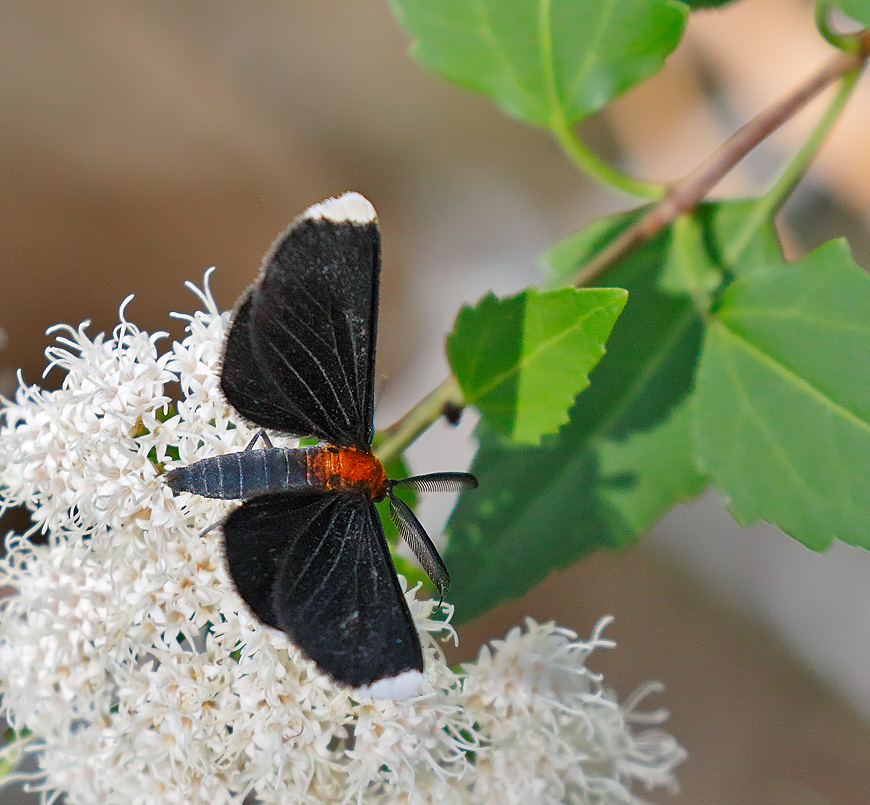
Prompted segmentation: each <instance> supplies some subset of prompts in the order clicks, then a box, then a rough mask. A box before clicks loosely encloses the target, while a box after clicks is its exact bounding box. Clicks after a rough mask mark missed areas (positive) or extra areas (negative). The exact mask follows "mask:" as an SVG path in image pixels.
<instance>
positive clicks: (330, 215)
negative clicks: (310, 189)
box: [300, 192, 378, 224]
mask: <svg viewBox="0 0 870 805" xmlns="http://www.w3.org/2000/svg"><path fill="white" fill-rule="evenodd" d="M300 217H301V218H303V219H306V218H310V219H317V218H324V219H326V220H327V221H333V222H334V223H337V224H341V223H344V222H345V221H350V223H352V224H370V223H371V222H372V221H376V220H377V218H378V214H377V213H376V212H375V208H374V207H373V206H372V203H371V202H370V201H369V200H368V199H367V198H366V197H365V196H363V195H361V194H360V193H354V192H349V193H343V194H342V195H340V196H336V197H334V198H328V199H326V201H321V202H320V204H315V205H313V206H311V207H309V208H308V209H307V210H305V212H303V213H302V215H301V216H300Z"/></svg>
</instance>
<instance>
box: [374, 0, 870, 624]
mask: <svg viewBox="0 0 870 805" xmlns="http://www.w3.org/2000/svg"><path fill="white" fill-rule="evenodd" d="M727 2H728V0H686V2H681V0H470V1H469V0H391V3H392V6H393V8H394V9H395V12H396V14H397V16H398V18H399V20H400V21H401V23H402V24H403V25H404V26H405V28H406V29H407V30H408V31H409V33H410V34H411V37H412V38H413V40H414V44H413V53H414V54H415V56H416V57H417V58H418V59H419V60H420V62H422V63H423V64H424V65H426V66H427V67H429V68H431V69H432V70H434V71H435V72H437V73H439V74H441V75H442V76H444V77H446V78H448V79H449V80H451V81H454V82H456V83H457V84H461V85H462V86H465V87H469V88H471V89H474V90H477V91H480V92H483V93H486V94H487V95H489V96H490V97H491V98H492V99H493V100H494V101H495V102H496V103H498V104H500V105H501V106H502V108H503V109H504V110H505V111H507V112H508V113H509V114H511V115H513V116H515V117H517V118H520V119H522V120H524V121H526V122H528V123H530V124H533V125H537V126H543V127H546V128H548V129H550V130H551V132H552V133H553V134H554V135H555V136H556V139H557V140H558V142H559V144H560V145H561V146H562V148H563V149H564V151H565V154H566V156H567V157H568V159H569V161H570V162H571V163H572V164H574V165H576V166H578V167H580V168H581V169H582V170H585V171H587V172H588V173H589V174H590V175H591V176H593V178H595V179H597V180H598V181H599V182H601V183H602V184H609V185H611V186H612V187H614V188H618V189H620V190H622V191H627V192H632V193H635V194H636V195H640V196H646V197H652V198H664V202H663V204H662V206H655V207H654V206H646V207H638V208H636V209H633V210H629V211H627V212H624V213H621V214H618V215H614V216H610V217H608V218H604V219H602V220H599V221H596V222H594V223H592V224H590V225H588V226H586V227H585V228H583V229H581V230H580V231H578V232H576V233H575V234H573V235H571V236H569V237H567V238H565V239H564V240H563V241H562V242H560V243H558V244H556V245H555V246H554V247H553V248H552V249H551V250H550V251H549V252H548V253H547V255H546V257H545V261H544V262H545V264H546V267H547V269H548V276H547V279H546V281H545V283H544V285H545V287H547V288H550V289H555V288H562V290H549V291H547V292H545V293H541V292H538V291H534V290H527V291H526V292H524V293H522V294H519V295H517V296H516V297H512V298H510V299H504V300H498V299H496V298H495V297H493V296H488V297H486V298H484V299H483V300H482V301H481V302H480V303H478V304H477V305H476V306H475V307H473V308H466V309H464V310H463V311H462V312H461V313H460V315H459V317H458V318H457V322H456V327H455V330H454V332H453V333H452V334H451V336H450V337H449V339H448V355H449V358H450V361H451V366H452V369H453V372H454V375H455V377H456V380H457V381H458V383H459V385H460V387H461V390H462V393H463V395H464V397H465V399H466V400H467V401H468V402H470V403H472V404H474V405H475V406H477V407H478V409H479V410H480V412H481V415H482V421H481V424H480V426H479V428H478V436H479V438H480V450H479V452H478V455H477V457H476V459H475V461H474V464H473V467H472V472H474V473H475V474H476V475H477V476H478V478H479V480H480V488H479V489H478V490H476V491H474V492H472V493H469V494H467V495H462V496H461V498H460V501H459V503H458V505H457V508H456V511H455V512H454V515H453V517H452V519H451V521H450V523H449V524H448V531H449V533H450V540H449V542H448V546H447V550H446V555H445V561H446V562H447V564H448V566H449V568H450V572H451V576H452V579H453V585H452V588H451V600H452V601H453V602H454V603H455V604H456V605H457V618H458V619H459V620H462V619H467V618H470V617H473V616H474V615H476V614H478V613H481V612H484V611H486V610H487V609H488V608H490V607H491V606H493V605H494V604H495V603H497V602H498V601H500V600H503V599H507V598H512V597H515V596H518V595H521V594H522V593H524V592H525V591H526V590H528V589H529V588H530V587H531V586H532V585H534V584H535V583H536V582H538V581H540V580H541V579H543V578H544V577H545V576H546V575H547V574H548V573H550V572H551V571H552V570H554V569H555V568H558V567H561V566H564V565H566V564H568V563H570V562H573V561H575V560H576V559H578V558H579V557H582V556H583V555H585V554H587V553H589V552H590V551H593V550H596V549H597V548H600V547H611V548H621V547H624V546H629V545H631V544H633V543H634V542H635V541H636V540H637V539H638V537H639V536H640V535H641V534H642V533H643V531H644V530H645V529H647V528H648V527H649V526H650V525H652V524H653V523H654V522H655V521H656V519H657V518H659V517H661V516H662V515H663V514H664V513H665V512H666V511H667V510H668V509H669V508H670V507H671V506H673V504H674V503H675V502H677V501H680V500H685V499H687V498H691V497H692V496H694V495H697V494H698V493H699V492H700V491H701V490H702V489H703V488H704V487H705V486H706V485H707V483H708V482H709V481H711V480H712V481H714V482H715V484H716V486H718V487H719V488H720V489H721V491H722V492H723V494H724V495H725V496H726V497H727V498H728V500H729V501H730V504H731V507H732V510H733V512H734V514H735V516H736V517H737V518H738V519H739V520H740V521H741V522H751V521H753V520H756V519H759V518H761V519H765V520H768V521H770V522H773V523H776V524H778V525H779V526H781V527H782V528H783V529H784V530H786V531H787V532H788V533H790V534H793V535H794V536H795V537H797V538H798V539H800V540H801V541H803V542H804V543H805V544H807V545H809V546H810V547H813V548H822V547H825V546H827V545H829V544H830V543H831V542H832V541H833V540H834V539H840V540H844V541H847V542H850V543H853V544H856V545H862V546H864V547H870V528H868V527H867V525H866V524H867V523H868V522H870V485H868V484H867V483H866V481H867V478H868V477H870V402H868V400H870V398H868V395H867V389H868V388H870V362H868V361H867V355H868V354H870V325H868V324H867V321H868V319H870V317H868V315H867V311H868V310H870V279H868V277H867V276H866V275H865V274H864V273H863V272H862V271H861V270H860V269H859V268H858V267H857V266H855V264H854V263H853V262H852V260H851V258H850V256H849V254H848V252H847V250H846V248H845V246H844V245H842V244H837V243H834V244H828V245H827V246H825V247H823V248H821V249H819V250H817V251H816V252H814V253H813V254H812V255H810V256H809V257H807V258H806V259H804V260H801V261H799V262H796V263H790V264H787V263H785V262H784V258H783V255H782V251H781V247H780V243H779V240H778V237H777V235H776V231H775V229H774V226H773V222H772V216H773V214H774V213H775V211H776V210H777V209H779V207H780V206H781V204H782V202H783V201H784V200H785V199H786V198H787V196H788V195H789V193H791V191H792V189H793V188H794V186H795V184H796V183H797V181H798V180H799V179H800V177H801V176H802V175H803V173H804V172H805V171H806V169H807V167H808V165H809V164H810V162H811V159H812V156H813V154H814V153H815V151H816V150H817V149H818V147H820V144H821V142H822V141H823V140H824V135H825V134H826V133H827V131H828V130H829V129H830V126H831V125H832V124H833V122H834V120H836V118H837V116H838V114H839V113H840V111H841V110H842V107H843V104H844V103H845V101H846V99H847V98H848V94H849V92H850V91H851V87H852V86H853V85H854V80H855V75H854V73H849V72H848V71H847V70H846V68H845V67H844V74H843V77H842V81H841V82H840V86H839V87H838V90H837V92H836V93H835V95H834V99H833V100H832V101H831V104H830V105H829V107H828V109H827V110H826V111H825V112H824V113H823V114H822V115H821V117H820V118H819V122H818V123H817V124H816V127H815V129H814V130H813V132H812V133H811V134H810V136H809V137H808V138H807V141H806V142H805V143H804V144H803V145H802V146H801V147H800V148H799V149H798V150H797V152H796V154H795V155H794V157H793V158H792V160H791V161H790V162H789V163H788V164H787V165H786V166H785V167H784V169H783V172H782V173H781V175H780V177H779V178H778V179H777V180H776V181H775V182H774V183H773V184H772V185H771V187H770V188H769V189H768V190H767V191H766V193H765V194H764V195H762V196H760V197H759V198H749V199H735V200H728V201H723V202H719V203H715V204H710V203H707V204H704V203H701V204H698V203H697V202H698V200H699V199H701V198H702V197H703V194H704V193H705V192H709V187H706V188H705V187H704V186H703V185H704V182H705V181H707V177H711V181H712V178H718V177H719V176H721V173H717V171H716V170H715V169H713V168H715V167H716V166H713V165H705V166H703V168H704V169H703V170H701V171H697V172H695V173H693V174H692V180H691V182H687V183H683V184H682V185H681V186H679V187H678V188H676V189H678V190H679V191H680V192H671V193H667V192H665V191H666V190H667V188H666V186H662V185H654V184H649V183H647V182H644V181H642V180H639V179H636V178H635V177H631V176H627V175H626V174H623V173H620V172H619V171H618V170H617V169H615V168H612V167H610V166H608V165H605V164H604V163H603V162H602V161H601V160H600V159H599V158H598V157H596V156H594V155H592V154H591V153H590V152H589V151H588V149H587V148H586V146H585V145H584V144H583V143H582V142H581V141H580V140H579V138H578V136H577V132H576V131H574V129H573V128H572V127H573V124H575V123H576V122H578V121H579V120H581V119H582V118H584V117H586V116H587V115H589V114H590V113H591V112H593V111H595V110H597V109H600V108H601V107H602V106H604V105H606V104H607V103H609V102H610V101H611V100H613V99H614V98H615V97H616V96H617V95H618V94H619V93H621V92H623V91H624V90H626V89H627V88H629V87H631V86H633V85H635V84H636V83H638V82H639V81H641V80H643V79H644V78H646V77H648V76H649V75H651V74H652V73H654V72H655V71H657V70H658V69H660V68H661V66H662V65H663V63H664V59H665V57H666V56H667V55H668V53H670V52H671V50H672V49H673V48H674V47H675V46H676V44H677V43H678V41H679V38H680V36H681V34H682V30H683V26H684V24H685V19H686V16H687V13H688V11H689V8H690V7H691V8H693V9H699V8H711V7H719V6H724V5H726V3H727ZM819 3H820V5H819V6H818V9H817V11H818V13H817V17H816V19H817V22H819V24H820V25H821V26H822V28H824V25H823V23H824V19H825V14H824V13H823V12H824V10H825V8H826V7H829V6H830V7H839V8H841V9H842V10H843V11H845V12H846V13H847V14H850V15H851V16H853V17H854V18H855V19H857V20H859V21H861V22H863V23H864V24H868V25H870V0H819ZM823 33H825V32H824V31H823ZM825 35H826V36H828V38H832V39H833V40H834V43H835V44H836V45H837V46H840V47H844V48H846V49H851V50H854V49H855V40H854V38H849V37H834V35H833V33H832V32H827V33H826V34H825ZM804 89H805V88H804ZM766 131H767V129H765V127H764V126H763V125H757V126H755V127H752V126H750V127H747V128H746V129H745V130H744V131H743V133H742V135H741V136H744V137H746V136H749V134H747V132H750V133H751V134H752V136H757V137H758V141H760V140H761V139H762V138H763V137H764V136H765V132H766ZM767 133H769V132H767ZM729 148H730V149H731V150H730V151H729ZM729 148H723V149H721V150H720V152H718V153H717V155H714V156H715V157H717V158H718V159H719V160H720V161H722V163H723V164H727V160H728V158H729V157H728V154H729V153H730V154H732V155H734V154H737V153H738V151H739V149H737V150H736V151H735V150H734V148H733V142H732V144H731V146H729ZM734 158H735V159H736V157H734ZM698 187H700V189H698V190H696V189H695V188H698ZM693 192H697V195H696V196H694V197H692V195H691V194H692V193H693ZM687 193H688V197H687ZM686 209H688V210H689V212H687V213H686V214H683V215H679V214H678V212H679V211H680V210H686ZM663 210H664V211H665V212H663ZM651 211H654V212H655V215H653V216H652V217H651V218H646V220H643V219H644V217H645V216H647V215H648V214H649V213H650V212H651ZM657 216H658V217H657ZM662 216H664V217H662ZM663 220H664V221H665V225H664V226H662V221H663ZM629 227H635V230H634V232H635V233H638V232H639V233H640V234H639V235H637V236H636V237H633V238H632V239H631V241H630V242H631V243H632V244H634V245H633V247H632V249H629V250H628V251H619V258H618V261H617V262H616V263H615V264H613V263H610V264H608V265H607V266H605V268H606V270H607V273H606V274H604V275H601V277H602V279H601V282H600V283H598V284H600V285H608V286H610V285H615V286H618V287H620V288H622V289H624V290H626V291H628V301H627V303H626V304H625V309H624V311H623V312H622V313H621V314H620V313H619V310H620V308H621V306H622V304H623V301H624V300H623V299H622V298H621V297H616V296H613V295H612V293H613V291H612V290H611V291H605V290H604V289H596V290H594V291H591V292H590V291H588V290H587V291H585V292H583V291H576V290H573V289H567V290H566V289H565V288H564V287H563V286H568V285H572V284H573V283H574V282H575V281H576V280H577V277H578V275H579V274H580V272H581V270H582V269H584V267H587V272H586V273H584V274H583V276H586V274H587V273H589V271H588V265H589V263H590V261H592V260H594V259H595V258H596V256H597V255H599V254H601V253H602V252H603V250H604V249H606V248H607V247H608V246H610V245H612V244H614V243H618V242H619V241H618V240H617V239H618V238H619V236H620V234H621V233H622V232H624V231H625V230H626V229H627V228H629ZM653 232H655V233H656V234H651V233H653ZM595 265H596V266H597V263H596V264H595ZM597 267H598V268H600V267H599V266H597ZM607 293H609V294H611V296H609V297H608V296H600V294H607ZM590 294H591V295H590ZM594 294H599V296H596V295H594ZM581 300H585V301H584V302H581ZM583 304H586V305H587V307H582V305H583ZM617 316H619V318H618V320H617V321H616V323H615V324H614V323H613V322H614V319H615V318H616V317H617ZM596 317H597V318H596ZM593 325H594V326H593ZM611 326H612V328H613V329H612V333H611V335H610V337H609V339H608V340H607V344H606V350H607V354H606V355H604V357H603V358H601V353H602V348H603V347H604V341H605V339H607V334H608V332H609V330H610V328H611ZM599 358H601V360H600V362H598V363H597V365H596V361H598V360H599ZM593 366H594V369H592V371H591V374H589V378H588V380H589V387H588V388H587V389H586V390H585V391H583V389H584V387H585V386H586V384H587V379H586V374H587V372H589V370H590V368H591V367H593ZM580 391H582V394H581V393H579V392H580ZM572 403H573V404H572ZM566 413H567V414H568V421H567V423H565V422H564V420H565V415H566ZM563 423H564V424H563ZM560 425H561V427H560Z"/></svg>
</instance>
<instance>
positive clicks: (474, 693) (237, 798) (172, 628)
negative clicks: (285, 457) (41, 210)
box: [0, 275, 683, 805]
mask: <svg viewBox="0 0 870 805" xmlns="http://www.w3.org/2000/svg"><path fill="white" fill-rule="evenodd" d="M207 280H208V275H206V282H205V283H204V287H203V289H201V290H200V289H196V288H194V289H193V290H194V291H195V293H196V294H197V295H198V296H199V298H200V300H201V301H202V303H203V306H204V310H201V311H198V312H196V313H194V314H192V315H186V314H185V315H183V316H181V317H182V318H184V319H185V320H186V321H187V335H186V337H185V338H184V339H183V340H182V341H181V342H180V343H174V344H172V345H171V346H169V347H168V349H167V351H161V350H160V349H159V346H158V345H159V342H161V340H162V339H163V337H164V334H162V333H156V334H153V335H151V334H149V333H146V332H143V331H142V330H140V329H139V328H138V327H136V325H134V324H133V323H131V322H130V321H128V320H127V318H126V308H127V306H128V303H129V302H130V299H129V298H128V299H127V300H125V302H124V303H123V304H122V306H121V309H120V323H119V325H118V326H117V327H116V328H115V329H114V331H113V332H112V334H111V336H109V337H107V336H105V335H103V334H100V335H97V336H95V337H93V338H92V337H91V336H89V335H88V333H87V329H88V323H87V322H85V323H83V324H82V325H81V326H79V327H77V328H71V327H66V326H62V327H57V328H54V330H55V333H56V344H55V345H54V346H52V347H50V348H49V349H48V350H47V357H48V367H47V369H46V372H48V371H61V372H63V373H64V378H63V384H62V387H61V388H60V389H59V390H57V391H45V390H43V389H41V388H39V387H38V386H34V385H27V384H25V383H24V382H23V380H22V379H21V378H19V388H18V391H17V393H16V395H15V399H14V400H5V401H4V403H5V409H4V410H3V412H2V419H0V423H2V425H0V511H2V510H5V509H6V508H8V507H11V506H18V505H24V506H26V507H27V508H28V509H29V510H30V511H31V513H32V518H33V522H34V524H35V525H34V527H33V529H32V530H31V532H29V533H27V534H8V535H7V536H6V551H7V553H6V556H5V557H4V558H3V559H2V560H0V587H9V588H11V589H12V591H13V592H12V594H11V595H8V596H7V597H6V598H4V599H3V601H2V602H0V697H2V701H0V705H2V715H3V716H4V717H5V718H6V719H7V721H8V722H9V724H10V725H11V726H12V728H13V729H14V730H15V732H16V733H17V735H18V736H19V739H18V740H17V741H16V742H15V743H14V744H12V745H10V746H9V747H7V748H6V749H4V750H3V752H2V753H0V766H2V765H3V764H4V763H6V764H8V763H9V762H10V760H12V759H14V756H15V754H16V753H18V752H19V751H20V750H21V749H22V748H23V750H24V751H25V752H30V753H33V754H35V755H36V758H37V764H38V765H37V769H36V771H34V772H28V773H14V772H13V773H10V774H7V775H6V777H5V778H2V779H0V785H3V784H4V783H9V782H12V781H15V780H19V779H22V778H23V779H25V780H26V783H27V785H29V786H30V787H32V788H34V789H36V790H39V791H41V792H42V800H43V802H45V803H52V802H55V801H57V799H58V798H59V797H60V796H61V795H63V796H65V797H66V801H67V802H69V803H70V805H92V804H93V803H105V804H106V805H114V804H115V803H117V804H118V805H138V804H139V803H141V804H142V805H165V804H167V803H209V805H223V803H242V802H243V801H247V802H250V801H252V799H251V798H253V799H254V800H255V801H257V802H263V803H281V805H285V804H287V803H291V804H292V803H310V802H323V803H333V802H335V803H476V802H480V803H491V802H500V803H501V802H504V803H535V805H546V803H562V802H576V803H602V804H603V803H639V802H641V800H640V799H638V797H637V795H635V794H634V793H632V786H633V785H636V784H640V785H642V786H646V787H654V786H667V787H673V785H674V778H673V774H672V772H673V769H674V767H675V766H676V765H677V764H678V763H679V762H680V761H681V760H682V759H683V752H682V750H681V749H680V748H679V746H678V745H677V744H676V743H675V741H674V740H673V739H672V738H670V737H669V736H668V735H666V734H664V733H662V732H659V731H655V730H647V731H639V730H638V729H637V726H638V725H642V724H643V722H647V723H649V722H650V721H652V722H656V721H659V720H661V718H660V716H661V714H659V713H654V714H652V715H651V716H650V715H648V716H646V717H644V716H642V715H640V714H638V713H637V712H636V703H635V702H629V703H628V704H623V705H620V704H619V702H618V701H617V699H616V697H615V696H614V695H613V694H612V693H610V692H608V691H607V690H606V689H605V688H604V687H603V684H602V680H601V679H600V678H599V677H598V676H597V675H595V674H593V673H592V672H591V671H589V670H588V668H587V667H586V659H587V657H588V655H589V654H590V652H592V651H593V650H595V649H598V648H603V647H612V646H613V643H612V642H611V641H608V640H605V639H604V638H603V637H602V636H601V629H602V628H603V625H604V623H605V621H602V623H601V624H599V626H598V627H596V629H595V631H594V632H593V634H592V636H591V637H590V639H589V640H588V641H582V640H579V639H578V638H577V635H576V634H575V633H574V632H571V631H570V630H567V629H563V628H560V627H558V626H556V625H554V624H552V623H546V624H539V623H536V622H534V621H532V620H527V621H526V623H525V625H524V627H523V628H522V629H520V628H519V627H517V628H515V629H512V630H511V631H510V632H509V633H508V635H507V637H506V638H505V639H504V640H499V641H495V642H494V643H492V644H491V645H490V646H488V647H485V648H483V649H482V650H481V652H480V654H479V656H478V658H477V660H476V661H475V662H471V663H467V664H465V665H464V666H463V667H462V668H461V669H452V668H451V667H450V666H449V665H448V664H447V662H446V661H445V659H444V655H443V653H442V651H441V647H440V643H439V640H444V639H450V638H455V632H454V631H453V629H452V627H451V626H450V615H451V613H452V610H451V608H450V607H449V606H447V605H445V606H444V607H442V608H441V609H440V610H439V607H438V606H437V605H436V604H435V603H434V602H433V601H431V600H429V599H422V598H418V593H419V588H414V589H409V590H408V589H406V592H405V596H406V599H407V601H408V605H409V607H410V609H411V613H412V616H413V618H414V622H415V624H416V626H417V629H418V631H419V632H420V635H421V641H422V644H423V650H424V656H425V662H426V670H425V677H424V681H423V685H422V689H421V692H420V694H419V695H418V696H416V697H415V698H412V699H408V700H403V701H395V702H394V701H370V700H363V701H359V700H357V699H355V698H354V697H353V693H352V691H348V690H346V689H343V688H341V687H338V686H336V685H334V684H333V683H332V682H331V681H330V680H329V679H327V678H326V677H324V676H322V675H321V674H320V673H319V672H318V671H317V670H316V668H315V667H314V665H313V664H312V663H311V662H309V661H308V660H306V659H305V658H304V657H303V656H302V655H301V654H300V652H299V651H298V650H297V649H296V648H295V647H294V646H293V645H292V643H290V642H289V641H288V639H287V638H286V636H285V635H284V634H283V633H281V632H278V631H276V630H273V629H271V628H269V627H266V626H263V625H262V624H261V623H259V622H258V621H256V620H254V619H253V618H252V617H251V616H250V615H248V614H247V612H246V611H245V609H244V607H243V606H242V605H241V602H240V599H239V598H238V597H237V595H236V594H235V592H234V590H233V587H232V585H231V583H230V580H229V578H228V577H227V573H226V570H225V568H224V564H223V561H222V557H221V553H220V544H219V543H220V537H219V532H218V531H216V530H215V531H210V532H209V533H208V534H206V535H205V536H201V534H202V531H203V529H204V528H205V527H207V526H209V525H211V524H214V523H215V522H218V521H219V520H220V519H221V517H222V516H223V514H224V513H225V512H226V511H227V510H228V508H229V507H230V506H232V505H233V504H231V503H227V502H224V501H216V500H209V499H205V498H198V497H195V496H192V495H185V496H183V497H180V498H175V497H173V495H172V494H171V492H170V490H169V489H168V488H167V487H166V486H165V485H164V484H163V483H162V481H161V478H160V475H161V473H162V471H163V469H164V467H165V465H167V464H172V465H173V466H176V465H181V464H187V463H190V462H192V461H195V460H197V459H199V458H203V457H205V456H208V455H213V454H215V453H218V452H230V451H235V450H240V449H242V448H243V447H244V446H245V445H246V444H247V443H248V442H249V441H250V439H251V437H252V435H253V432H252V431H251V430H250V429H249V428H248V427H247V426H246V425H245V424H244V423H242V422H240V421H239V420H238V419H237V418H236V417H235V416H234V415H233V412H232V410H231V409H230V408H229V406H228V405H227V404H226V402H225V401H224V400H223V398H222V396H221V395H220V393H219V382H218V366H219V362H220V349H221V343H222V339H223V335H224V332H225V330H226V327H227V324H228V316H227V315H226V314H221V313H220V312H219V311H218V310H217V308H216V306H215V304H214V301H213V299H212V297H211V294H210V291H209V288H208V281H207ZM191 287H192V286H191ZM176 388H177V389H180V392H181V398H180V399H179V400H178V401H176V402H173V401H172V398H173V394H175V395H176V396H177V393H178V392H177V391H176V390H175V389H176ZM275 441H276V443H278V444H286V445H288V446H290V445H292V444H293V442H292V441H291V440H288V439H286V438H284V439H282V438H281V437H280V436H276V437H275ZM37 531H41V532H43V533H45V534H46V535H47V542H46V543H45V544H36V543H34V542H33V541H32V540H31V536H32V535H33V533H35V532H37ZM402 581H403V583H404V580H403V579H402ZM439 613H440V614H439ZM246 798H247V799H246Z"/></svg>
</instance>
